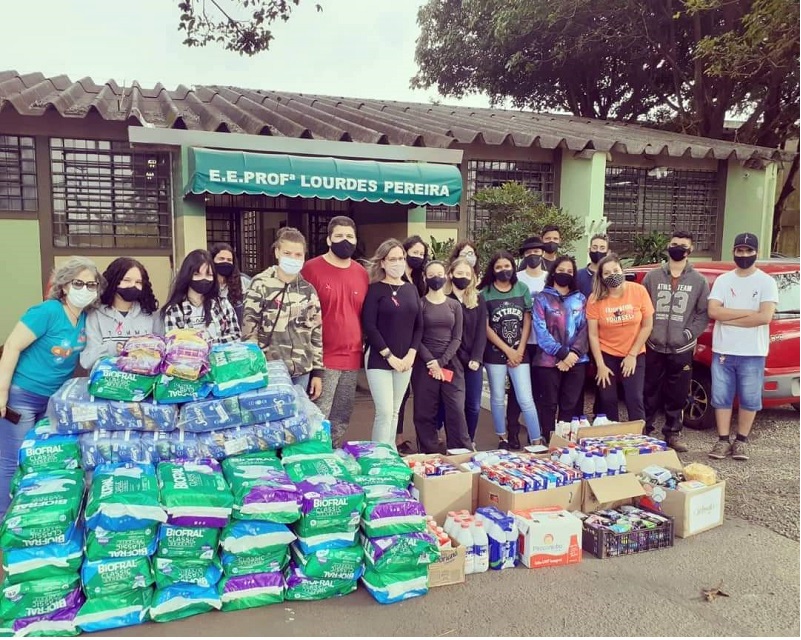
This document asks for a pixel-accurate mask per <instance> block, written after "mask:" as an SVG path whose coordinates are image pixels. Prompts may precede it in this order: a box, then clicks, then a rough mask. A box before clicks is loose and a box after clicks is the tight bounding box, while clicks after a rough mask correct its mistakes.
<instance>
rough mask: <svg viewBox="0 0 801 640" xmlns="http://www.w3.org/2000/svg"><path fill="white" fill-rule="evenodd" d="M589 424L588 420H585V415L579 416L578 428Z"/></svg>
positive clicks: (583, 427)
mask: <svg viewBox="0 0 801 640" xmlns="http://www.w3.org/2000/svg"><path fill="white" fill-rule="evenodd" d="M589 426H590V421H589V420H587V416H581V417H580V418H579V429H585V428H587V427H589Z"/></svg>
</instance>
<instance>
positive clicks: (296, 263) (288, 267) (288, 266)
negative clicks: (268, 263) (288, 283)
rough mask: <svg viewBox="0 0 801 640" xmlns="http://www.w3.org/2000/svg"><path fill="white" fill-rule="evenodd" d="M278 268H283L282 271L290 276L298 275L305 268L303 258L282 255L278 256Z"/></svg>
mask: <svg viewBox="0 0 801 640" xmlns="http://www.w3.org/2000/svg"><path fill="white" fill-rule="evenodd" d="M278 268H279V269H281V271H283V272H284V273H285V274H287V275H288V276H296V275H298V274H299V273H300V270H301V269H302V268H303V260H298V259H297V258H287V257H286V256H281V257H280V258H278Z"/></svg>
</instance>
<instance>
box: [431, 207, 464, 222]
mask: <svg viewBox="0 0 801 640" xmlns="http://www.w3.org/2000/svg"><path fill="white" fill-rule="evenodd" d="M459 216H460V209H459V205H458V204H457V205H455V206H453V207H447V206H445V205H432V204H429V205H426V222H459Z"/></svg>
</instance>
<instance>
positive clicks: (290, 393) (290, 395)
mask: <svg viewBox="0 0 801 640" xmlns="http://www.w3.org/2000/svg"><path fill="white" fill-rule="evenodd" d="M245 344H247V343H245ZM267 379H268V383H267V386H266V387H264V388H262V389H258V390H255V391H248V392H246V393H243V394H242V395H240V396H239V406H240V408H241V410H242V422H243V424H262V423H265V422H274V421H276V420H282V419H284V418H289V417H291V416H294V415H295V414H296V413H297V412H298V402H297V396H296V394H295V389H294V387H293V386H292V379H291V378H290V377H289V371H287V368H286V365H285V364H284V363H283V362H282V361H278V360H271V361H270V362H268V363H267Z"/></svg>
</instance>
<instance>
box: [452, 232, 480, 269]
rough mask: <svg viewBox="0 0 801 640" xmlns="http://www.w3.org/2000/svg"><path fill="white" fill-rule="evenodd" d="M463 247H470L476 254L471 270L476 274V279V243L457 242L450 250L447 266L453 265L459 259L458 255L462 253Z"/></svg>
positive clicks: (469, 241) (467, 241)
mask: <svg viewBox="0 0 801 640" xmlns="http://www.w3.org/2000/svg"><path fill="white" fill-rule="evenodd" d="M465 247H470V248H471V249H472V250H473V251H474V252H475V254H476V264H475V265H474V266H473V267H471V268H472V269H473V273H475V274H476V277H478V275H479V268H480V267H479V264H478V249H477V248H476V243H475V242H473V241H472V240H461V241H460V242H457V243H456V244H455V245H454V247H453V249H452V250H451V255H450V256H449V257H448V264H452V263H454V262H455V261H456V260H457V259H458V258H459V254H460V253H461V252H462V249H464V248H465ZM468 266H469V265H468Z"/></svg>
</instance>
